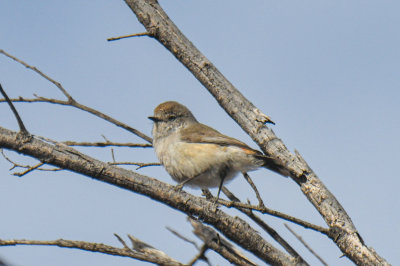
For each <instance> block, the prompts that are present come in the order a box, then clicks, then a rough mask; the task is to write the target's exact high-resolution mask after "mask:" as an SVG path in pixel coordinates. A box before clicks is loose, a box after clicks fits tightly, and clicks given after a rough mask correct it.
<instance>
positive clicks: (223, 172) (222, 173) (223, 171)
mask: <svg viewBox="0 0 400 266" xmlns="http://www.w3.org/2000/svg"><path fill="white" fill-rule="evenodd" d="M227 173H228V168H227V167H223V168H222V169H220V170H219V178H220V179H221V182H220V183H219V187H218V193H217V197H216V199H215V203H217V202H218V199H219V194H220V193H221V189H222V185H223V184H224V180H225V177H226V174H227Z"/></svg>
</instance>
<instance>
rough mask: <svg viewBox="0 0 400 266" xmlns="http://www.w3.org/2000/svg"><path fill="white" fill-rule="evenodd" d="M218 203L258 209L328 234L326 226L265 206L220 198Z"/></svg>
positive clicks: (229, 206)
mask: <svg viewBox="0 0 400 266" xmlns="http://www.w3.org/2000/svg"><path fill="white" fill-rule="evenodd" d="M218 203H220V204H222V205H224V206H226V207H228V208H231V207H235V208H238V209H239V208H242V209H248V210H254V211H259V212H261V213H266V214H269V215H272V216H275V217H279V218H282V219H284V220H286V221H289V222H293V223H295V224H298V225H301V226H303V227H304V228H308V229H312V230H315V231H318V232H320V233H322V234H324V235H327V236H330V231H329V229H327V228H324V227H322V226H319V225H315V224H312V223H309V222H306V221H304V220H301V219H299V218H296V217H293V216H290V215H287V214H285V213H282V212H279V211H275V210H272V209H270V208H267V207H265V206H255V205H251V204H247V203H242V202H236V201H226V200H222V199H219V200H218Z"/></svg>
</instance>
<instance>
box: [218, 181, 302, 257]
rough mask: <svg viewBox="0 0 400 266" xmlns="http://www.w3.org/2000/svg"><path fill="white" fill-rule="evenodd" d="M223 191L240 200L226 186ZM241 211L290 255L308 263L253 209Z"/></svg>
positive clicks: (234, 199) (241, 209)
mask: <svg viewBox="0 0 400 266" xmlns="http://www.w3.org/2000/svg"><path fill="white" fill-rule="evenodd" d="M222 192H223V193H224V194H225V195H226V196H227V197H228V198H229V199H230V200H232V201H237V202H239V199H238V198H237V197H236V196H235V195H234V194H233V193H232V192H230V191H229V190H228V189H227V188H226V187H223V188H222ZM239 210H240V211H241V212H243V213H244V214H246V215H247V216H248V217H249V218H250V219H252V220H253V221H255V222H256V223H257V224H258V225H259V226H260V227H261V228H263V229H264V230H265V231H266V232H267V233H268V234H269V235H270V236H271V237H272V238H273V239H274V240H275V241H276V242H278V243H279V244H280V245H281V246H282V247H283V248H284V249H285V250H286V251H287V252H288V253H289V254H290V255H292V256H293V257H295V258H297V259H298V260H299V261H302V262H304V264H306V262H305V260H304V259H303V258H302V257H301V256H300V254H299V253H297V251H296V250H295V249H294V248H292V246H290V245H289V243H288V242H286V240H285V239H283V238H282V237H281V236H280V235H279V234H278V232H276V231H275V230H274V229H273V228H272V227H270V226H269V225H268V224H266V223H265V222H264V221H263V220H262V219H261V218H260V217H258V216H257V215H255V214H254V213H253V212H252V211H251V210H248V209H243V208H239Z"/></svg>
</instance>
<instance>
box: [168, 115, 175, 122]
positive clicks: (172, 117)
mask: <svg viewBox="0 0 400 266" xmlns="http://www.w3.org/2000/svg"><path fill="white" fill-rule="evenodd" d="M175 119H176V115H170V116H168V120H169V121H172V120H175Z"/></svg>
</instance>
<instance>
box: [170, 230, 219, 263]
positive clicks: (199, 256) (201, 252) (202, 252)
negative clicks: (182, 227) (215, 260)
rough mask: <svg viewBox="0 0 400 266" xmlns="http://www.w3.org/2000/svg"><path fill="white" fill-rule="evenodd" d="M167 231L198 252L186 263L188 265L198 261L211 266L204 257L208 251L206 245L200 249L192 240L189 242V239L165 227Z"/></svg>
mask: <svg viewBox="0 0 400 266" xmlns="http://www.w3.org/2000/svg"><path fill="white" fill-rule="evenodd" d="M166 228H167V230H168V231H170V232H171V233H172V234H174V235H175V236H177V237H178V238H180V239H182V240H183V241H185V242H188V243H190V244H192V245H193V246H195V247H196V249H197V250H198V251H199V253H198V254H197V255H196V256H195V257H194V258H193V259H192V260H191V261H190V262H189V263H188V265H193V264H195V263H196V262H197V261H198V260H204V261H205V262H206V263H207V264H208V265H211V264H210V262H209V260H208V258H207V257H206V256H205V253H206V251H207V249H208V247H207V245H206V244H203V245H202V246H201V247H199V246H198V245H197V243H196V242H195V241H193V240H190V239H189V238H187V237H185V236H183V235H181V234H180V233H179V232H177V231H176V230H174V229H172V228H170V227H168V226H167V227H166Z"/></svg>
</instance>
